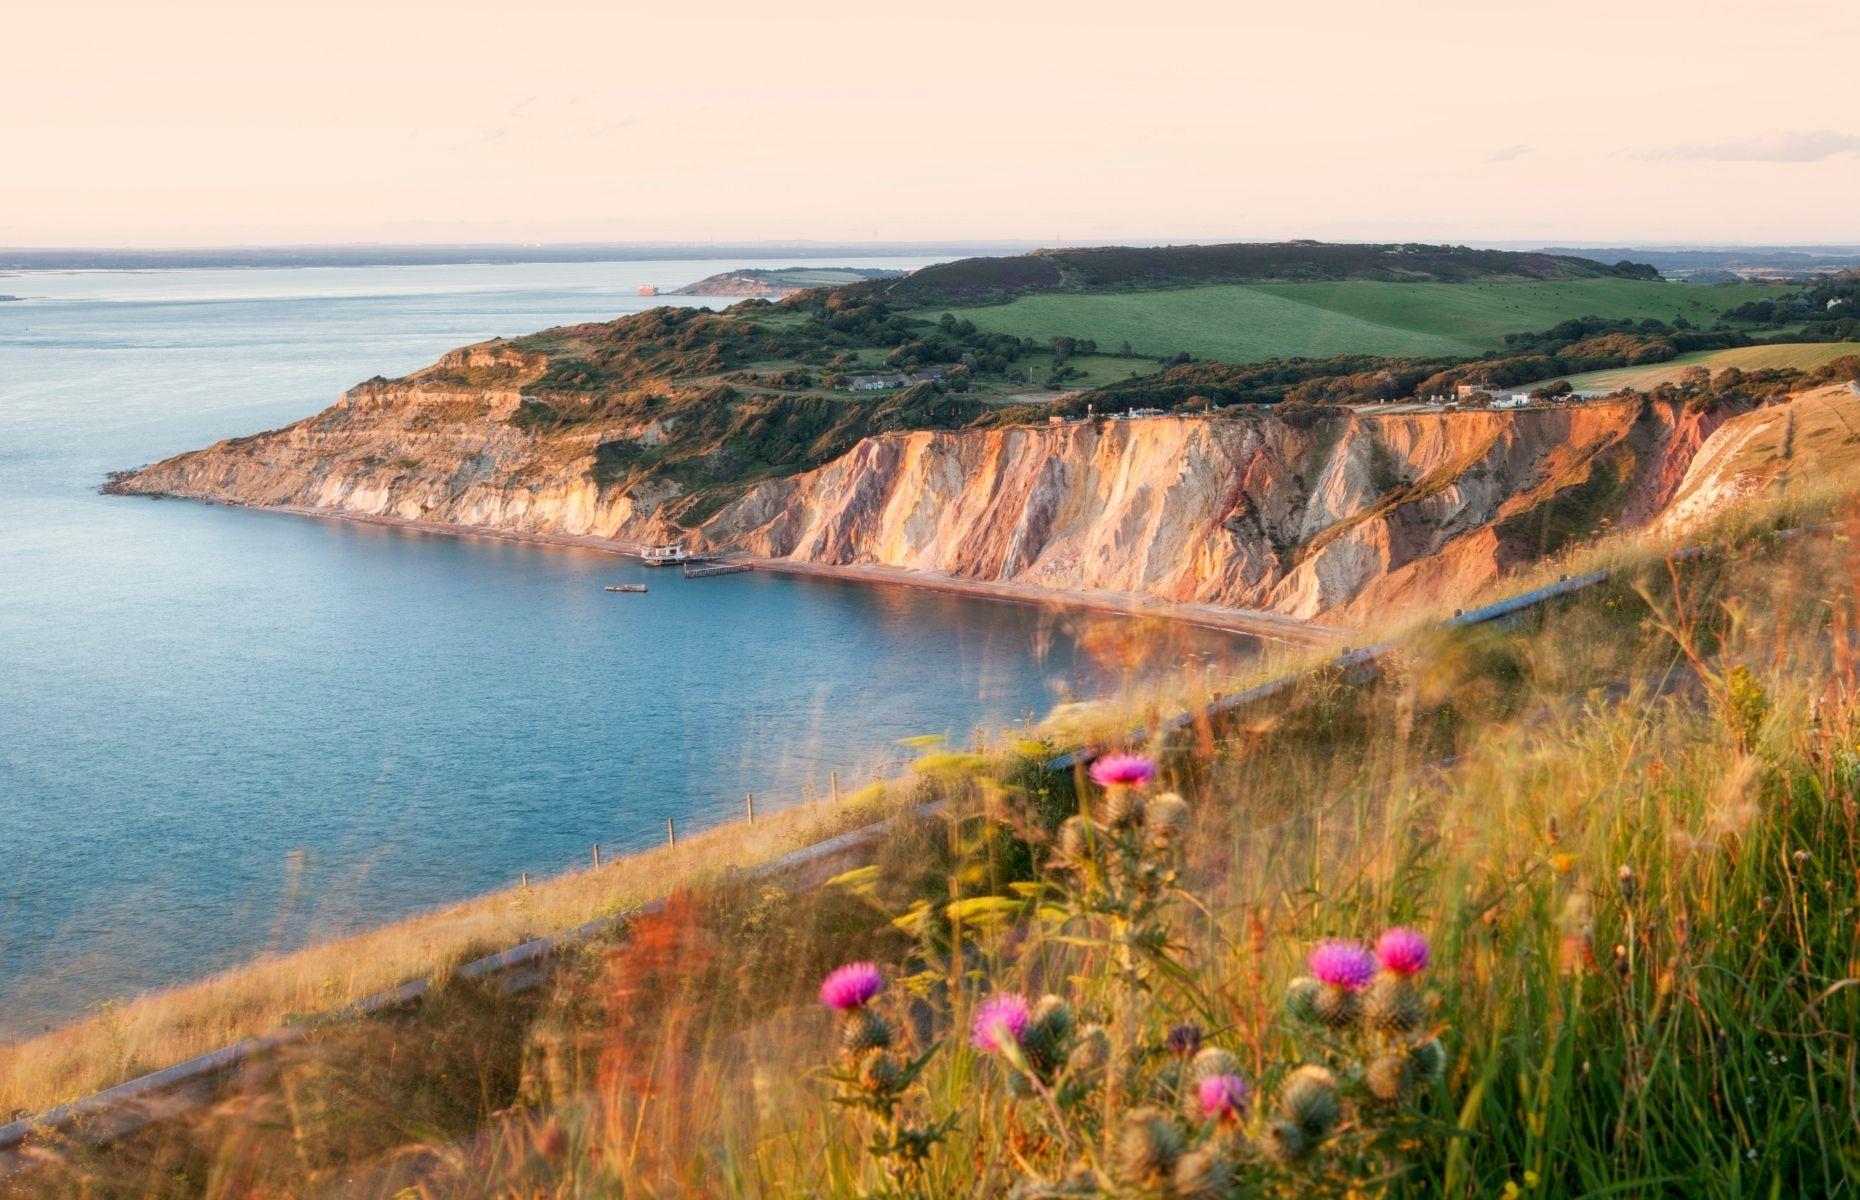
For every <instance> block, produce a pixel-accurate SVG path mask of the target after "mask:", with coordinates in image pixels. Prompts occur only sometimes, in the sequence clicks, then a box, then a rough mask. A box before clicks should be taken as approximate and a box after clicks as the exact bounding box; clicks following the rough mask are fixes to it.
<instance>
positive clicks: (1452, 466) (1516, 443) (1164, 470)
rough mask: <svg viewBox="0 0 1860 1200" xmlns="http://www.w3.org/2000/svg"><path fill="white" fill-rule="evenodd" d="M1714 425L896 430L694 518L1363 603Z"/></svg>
mask: <svg viewBox="0 0 1860 1200" xmlns="http://www.w3.org/2000/svg"><path fill="white" fill-rule="evenodd" d="M1720 420H1721V418H1720V417H1718V416H1713V415H1707V414H1700V413H1688V412H1686V411H1684V410H1682V409H1680V408H1678V407H1677V406H1671V405H1654V404H1642V403H1622V404H1597V405H1591V406H1586V407H1571V408H1564V409H1555V410H1543V411H1526V412H1517V413H1497V412H1465V413H1415V414H1406V415H1387V416H1383V415H1360V416H1353V417H1343V418H1327V419H1320V420H1316V421H1311V422H1297V421H1293V420H1288V419H1284V418H1278V417H1266V418H1252V419H1234V420H1224V419H1207V418H1170V417H1159V418H1151V419H1148V420H1137V421H1118V422H1111V423H1102V424H1096V425H1090V424H1080V425H1064V426H1045V427H1033V428H1016V429H1002V430H992V431H986V432H980V431H976V432H959V433H937V432H924V433H904V434H892V435H887V436H883V437H876V438H870V439H867V440H866V441H864V442H862V443H860V445H859V446H858V447H856V448H855V449H854V450H853V451H852V453H850V454H848V455H846V456H844V457H843V458H841V459H839V460H838V461H836V462H834V463H831V464H829V465H828V466H826V467H823V468H821V469H820V470H817V471H814V472H811V473H809V474H806V475H802V476H799V477H795V478H789V479H783V480H773V481H770V482H767V483H764V484H762V485H759V486H758V487H756V488H755V489H753V490H752V491H751V492H749V494H747V495H746V496H744V497H743V498H742V499H741V500H739V501H737V502H736V503H734V504H732V505H730V506H729V507H727V508H725V509H724V510H723V511H722V512H720V513H719V514H718V515H717V516H716V517H715V518H713V519H712V520H711V521H710V522H709V523H708V525H707V526H706V527H705V532H706V534H707V535H708V536H709V537H710V538H711V539H712V540H714V541H715V542H717V543H719V544H725V545H736V546H741V547H743V548H745V549H748V550H750V551H752V552H754V553H757V554H760V555H765V556H771V557H794V558H799V559H805V560H809V561H815V562H828V563H847V564H853V563H874V564H882V565H886V566H894V567H904V568H909V569H913V570H919V571H929V572H938V573H942V574H946V575H950V576H954V577H957V578H968V579H1001V580H1013V581H1018V582H1023V583H1030V584H1035V585H1040V586H1045V587H1051V588H1097V589H1106V590H1112V591H1123V592H1132V593H1141V594H1147V595H1151V596H1156V597H1159V598H1163V599H1167V600H1173V601H1180V602H1187V603H1202V604H1217V605H1223V606H1229V607H1238V608H1251V609H1264V610H1272V611H1276V612H1280V613H1284V614H1288V615H1292V616H1298V617H1316V616H1319V615H1322V614H1332V615H1334V616H1337V617H1343V618H1345V619H1349V618H1363V617H1367V616H1370V615H1372V614H1373V613H1374V612H1375V611H1376V610H1378V609H1382V608H1386V607H1389V606H1392V605H1397V604H1400V603H1403V602H1406V601H1409V600H1414V599H1422V598H1433V599H1439V598H1451V597H1452V596H1454V595H1459V594H1464V593H1466V592H1469V591H1471V590H1473V589H1475V588H1477V587H1479V586H1481V585H1483V584H1485V583H1487V582H1490V581H1491V580H1493V579H1494V578H1496V577H1497V576H1498V575H1499V574H1501V573H1503V572H1504V571H1505V570H1507V569H1508V568H1509V567H1511V566H1512V565H1514V564H1515V563H1518V562H1520V561H1523V560H1527V559H1530V558H1534V557H1537V556H1538V555H1540V554H1543V553H1546V552H1548V551H1552V550H1555V549H1557V548H1559V547H1560V546H1561V545H1562V544H1563V543H1565V542H1566V541H1568V540H1569V539H1570V538H1572V537H1579V536H1583V535H1586V534H1588V533H1590V532H1591V531H1594V530H1596V529H1599V528H1601V526H1602V524H1603V523H1604V522H1621V521H1635V522H1639V521H1644V520H1646V519H1648V518H1649V517H1650V516H1652V515H1653V514H1656V513H1658V512H1660V511H1661V510H1662V509H1663V508H1664V507H1665V505H1666V504H1667V503H1668V501H1670V499H1671V497H1672V495H1673V493H1674V491H1675V490H1676V489H1677V488H1678V486H1679V485H1680V482H1681V480H1682V478H1683V476H1684V473H1685V469H1686V465H1687V463H1688V461H1689V460H1690V458H1691V457H1692V456H1693V455H1694V454H1695V453H1696V452H1697V451H1698V448H1699V447H1700V446H1701V445H1703V444H1706V443H1707V442H1708V441H1709V439H1710V436H1711V434H1712V432H1713V431H1714V429H1715V428H1716V426H1717V425H1718V423H1719V421H1720Z"/></svg>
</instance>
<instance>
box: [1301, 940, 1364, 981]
mask: <svg viewBox="0 0 1860 1200" xmlns="http://www.w3.org/2000/svg"><path fill="white" fill-rule="evenodd" d="M1306 961H1307V962H1308V963H1309V965H1310V967H1311V974H1313V975H1315V976H1316V977H1317V981H1318V982H1319V983H1321V984H1324V985H1325V986H1326V987H1336V988H1344V989H1346V990H1348V991H1352V992H1354V991H1360V990H1361V989H1362V988H1363V987H1365V986H1366V985H1367V984H1368V983H1369V981H1370V979H1371V978H1372V977H1374V975H1375V973H1376V960H1375V959H1374V958H1372V957H1371V956H1370V953H1369V951H1367V950H1365V949H1363V944H1362V943H1361V942H1344V941H1331V942H1323V943H1321V944H1320V945H1319V946H1318V948H1317V949H1315V950H1313V951H1312V952H1311V957H1310V958H1309V959H1308V960H1306Z"/></svg>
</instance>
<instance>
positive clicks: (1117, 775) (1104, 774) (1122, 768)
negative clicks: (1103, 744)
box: [1091, 754, 1156, 788]
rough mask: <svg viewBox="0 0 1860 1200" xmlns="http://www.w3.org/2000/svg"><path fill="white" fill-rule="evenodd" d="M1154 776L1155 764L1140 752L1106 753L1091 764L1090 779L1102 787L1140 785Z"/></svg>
mask: <svg viewBox="0 0 1860 1200" xmlns="http://www.w3.org/2000/svg"><path fill="white" fill-rule="evenodd" d="M1155 777H1156V764H1155V763H1153V762H1151V761H1150V760H1149V759H1147V758H1145V757H1143V756H1142V755H1141V754H1106V755H1103V756H1102V757H1100V758H1098V759H1095V760H1094V761H1093V762H1092V764H1091V781H1092V782H1093V783H1095V784H1097V785H1098V786H1099V787H1102V788H1109V787H1119V786H1122V787H1142V786H1143V785H1144V784H1146V783H1148V782H1149V781H1150V780H1152V779H1154V778H1155Z"/></svg>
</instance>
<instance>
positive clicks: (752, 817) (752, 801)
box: [743, 792, 756, 825]
mask: <svg viewBox="0 0 1860 1200" xmlns="http://www.w3.org/2000/svg"><path fill="white" fill-rule="evenodd" d="M743 812H744V813H745V814H746V815H747V816H748V818H749V823H750V824H751V825H753V824H755V823H756V794H755V793H754V792H746V793H744V795H743Z"/></svg>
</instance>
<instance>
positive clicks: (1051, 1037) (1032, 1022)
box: [1020, 995, 1072, 1076]
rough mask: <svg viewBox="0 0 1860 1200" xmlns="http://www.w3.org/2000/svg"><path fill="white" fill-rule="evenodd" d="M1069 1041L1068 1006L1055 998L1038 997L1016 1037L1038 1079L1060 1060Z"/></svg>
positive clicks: (1069, 1020)
mask: <svg viewBox="0 0 1860 1200" xmlns="http://www.w3.org/2000/svg"><path fill="white" fill-rule="evenodd" d="M1071 1039H1072V1006H1071V1005H1069V1004H1067V1003H1066V1002H1065V1001H1064V1000H1062V999H1060V998H1059V997H1058V996H1051V995H1048V996H1042V997H1040V1000H1039V1003H1037V1004H1035V1005H1034V1006H1033V1011H1032V1012H1031V1013H1029V1014H1028V1017H1027V1027H1026V1029H1025V1030H1024V1031H1023V1032H1022V1033H1021V1038H1020V1041H1021V1045H1022V1046H1023V1047H1024V1048H1025V1049H1026V1051H1027V1058H1028V1060H1029V1061H1030V1062H1031V1063H1032V1064H1033V1066H1034V1067H1035V1068H1036V1069H1038V1070H1039V1072H1040V1074H1041V1075H1042V1076H1046V1075H1050V1074H1051V1073H1052V1072H1053V1071H1054V1070H1056V1069H1057V1068H1058V1067H1059V1064H1060V1063H1061V1062H1062V1061H1063V1059H1064V1056H1065V1053H1066V1044H1067V1043H1068V1042H1070V1041H1071Z"/></svg>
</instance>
